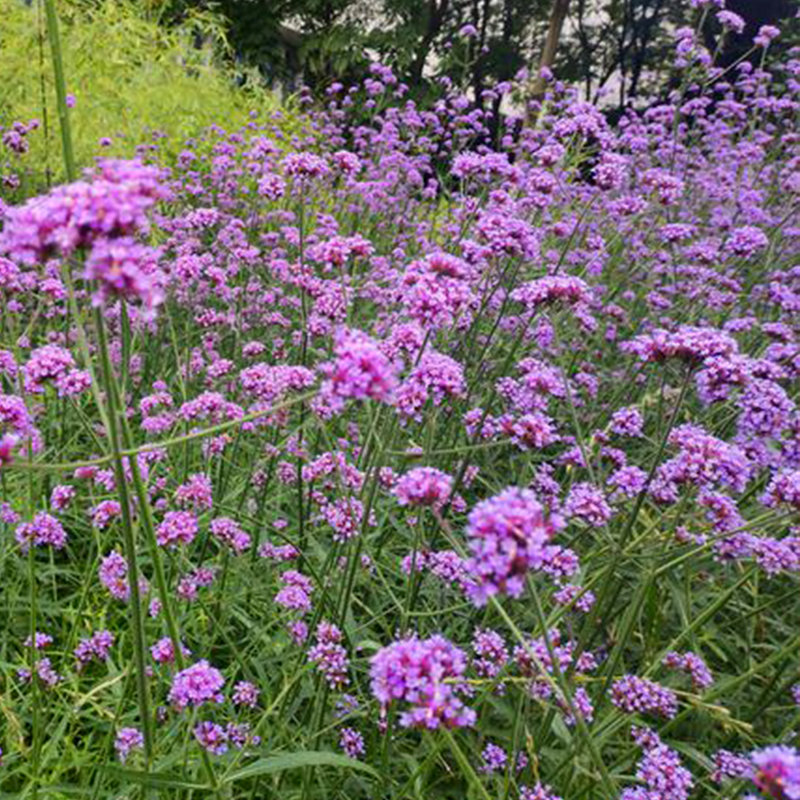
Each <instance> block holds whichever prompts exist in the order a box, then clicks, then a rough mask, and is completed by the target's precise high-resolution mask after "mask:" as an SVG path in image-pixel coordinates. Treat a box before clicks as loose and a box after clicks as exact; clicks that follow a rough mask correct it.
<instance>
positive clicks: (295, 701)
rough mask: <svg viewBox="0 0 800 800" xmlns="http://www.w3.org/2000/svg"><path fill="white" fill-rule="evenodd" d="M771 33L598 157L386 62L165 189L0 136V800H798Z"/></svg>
mask: <svg viewBox="0 0 800 800" xmlns="http://www.w3.org/2000/svg"><path fill="white" fill-rule="evenodd" d="M718 13H719V14H720V15H721V17H722V21H723V24H726V25H730V26H732V27H735V26H736V25H738V22H737V20H738V18H736V15H735V14H732V13H730V12H726V11H722V12H718ZM778 33H779V32H778V31H777V29H772V28H764V29H762V30H761V31H760V33H759V36H758V37H757V39H756V41H755V43H754V48H753V51H752V53H751V55H750V57H749V59H747V60H744V61H741V62H740V63H738V64H735V65H734V66H733V67H731V68H729V69H728V70H726V71H724V72H723V71H722V70H720V69H717V68H715V67H714V66H713V61H712V57H711V56H710V54H708V53H707V52H706V51H705V50H704V49H703V47H702V45H701V44H700V42H699V41H698V39H697V37H696V36H695V34H694V33H693V31H692V30H690V29H680V30H679V31H678V32H677V34H676V76H677V77H676V80H675V83H674V88H673V90H672V92H671V94H670V95H669V96H668V97H664V98H662V99H661V100H660V101H659V100H657V99H655V98H654V99H653V101H652V103H651V104H650V105H649V106H648V107H647V110H646V111H642V112H641V113H636V112H633V111H631V112H629V113H627V114H626V115H624V116H623V117H622V119H621V120H620V121H619V123H618V124H616V125H614V126H611V125H610V124H609V123H608V121H607V120H606V118H605V117H604V116H603V114H602V113H601V112H600V111H599V110H598V109H597V108H595V107H593V106H592V105H589V104H587V103H583V102H579V101H578V100H577V99H576V97H575V96H574V94H573V93H572V92H571V91H570V90H569V89H568V88H566V87H564V86H561V85H560V84H558V83H557V82H555V81H551V82H550V86H549V90H548V93H547V95H546V97H545V99H544V101H543V102H542V103H541V104H538V105H537V107H536V109H535V111H536V113H534V114H533V118H532V120H533V121H532V122H531V123H530V125H528V126H527V127H526V126H524V125H523V124H522V121H521V119H520V118H519V117H513V116H511V117H506V116H504V117H503V118H502V119H497V120H495V119H493V118H492V115H491V113H490V112H487V111H482V110H480V109H479V108H476V106H475V104H474V103H473V102H471V101H470V100H469V99H467V98H466V97H464V96H461V95H459V94H458V93H457V92H456V91H455V90H451V89H450V87H448V86H447V85H444V86H443V87H442V90H443V99H442V100H440V101H439V102H438V103H436V104H435V105H433V106H432V107H430V108H421V107H417V106H416V105H415V104H414V103H413V102H410V101H409V100H408V99H407V98H406V97H405V96H404V94H405V93H404V87H403V86H402V84H401V83H399V82H398V80H397V78H396V77H395V76H394V75H393V73H392V71H391V70H390V69H388V68H387V67H384V66H381V65H374V66H373V69H372V70H371V73H370V74H369V75H368V76H367V77H365V79H364V80H363V82H362V83H360V84H359V85H357V86H353V87H344V86H342V85H340V84H333V85H331V87H330V89H329V91H328V96H327V101H326V103H325V105H324V106H323V107H322V108H318V109H316V110H314V108H313V106H309V111H308V112H307V120H306V128H307V133H306V134H304V136H303V137H298V136H294V137H292V136H288V135H286V134H285V133H283V131H284V130H285V127H284V126H282V124H281V113H280V112H276V113H275V115H274V116H273V117H271V118H269V119H267V118H263V117H260V116H258V115H254V116H253V118H252V120H251V121H250V123H249V124H248V125H246V126H245V127H244V128H242V129H240V130H233V131H232V130H226V129H225V127H224V124H225V120H220V121H219V126H217V127H213V128H211V129H209V130H208V131H207V133H206V135H205V136H204V137H202V138H198V139H196V140H194V141H188V142H187V143H186V146H185V149H184V150H183V151H182V152H181V153H180V155H179V156H178V157H177V159H176V160H174V162H171V163H166V162H167V161H169V159H166V158H162V156H161V152H160V150H159V146H158V140H157V139H156V140H154V141H153V142H151V143H146V144H144V145H143V146H142V147H141V148H140V150H139V157H138V158H135V159H129V160H121V159H110V158H106V159H104V158H102V149H103V144H108V142H101V143H99V146H98V160H97V163H96V166H95V167H93V168H91V169H90V170H88V171H86V172H85V174H84V175H79V174H77V172H76V169H75V166H74V164H73V163H72V162H71V151H72V147H71V142H70V130H69V127H68V126H67V125H65V126H64V127H63V129H62V134H63V140H64V151H65V159H66V161H65V163H66V169H67V173H68V174H71V176H72V182H70V183H68V184H64V185H60V186H56V187H53V188H51V189H49V190H44V191H43V192H42V193H40V194H39V195H37V196H34V197H24V196H21V192H22V188H21V186H18V185H17V183H16V181H15V178H14V170H16V171H17V173H18V174H25V170H27V169H29V165H28V162H27V161H26V152H27V150H28V143H29V142H30V141H31V139H32V137H36V136H39V135H41V134H42V131H41V128H40V127H39V126H37V123H36V122H35V121H34V122H30V123H29V122H27V121H26V122H20V123H16V124H14V125H12V126H9V127H7V128H6V129H5V130H4V131H3V132H2V144H3V148H4V150H3V153H2V155H3V159H4V169H5V170H6V173H5V185H4V189H3V191H4V193H5V197H6V202H3V203H2V204H0V215H1V223H2V230H1V231H0V253H1V254H2V256H1V257H0V293H1V294H2V310H1V311H0V325H1V328H0V337H1V338H0V348H2V349H0V381H1V383H2V386H0V500H2V502H1V503H0V578H1V582H0V614H2V618H3V623H4V635H3V637H2V639H1V640H0V745H1V746H2V750H3V754H2V766H0V789H2V796H3V797H32V798H36V797H42V798H71V797H87V798H106V797H113V798H120V797H125V798H134V797H168V798H190V797H194V798H205V797H212V798H213V797H219V798H273V797H275V798H281V799H282V800H287V799H288V800H291V799H292V798H321V799H325V800H338V799H339V798H341V799H342V800H345V799H347V800H356V799H357V798H370V799H371V800H375V799H376V798H387V799H388V798H392V800H411V799H412V798H419V800H423V798H424V800H433V799H436V800H438V798H443V799H446V798H470V800H478V799H480V800H517V799H519V800H558V799H559V798H563V800H578V799H580V798H587V799H591V798H607V799H608V800H612V799H614V798H622V799H623V800H683V798H690V797H691V798H733V797H741V798H744V797H765V798H766V797H771V798H781V799H783V800H797V799H798V798H800V751H798V750H797V749H796V745H797V741H798V736H800V586H799V585H798V575H800V535H798V528H797V525H798V512H800V410H798V407H797V394H798V392H797V389H798V377H800V317H798V313H799V312H800V214H799V213H798V211H799V210H800V133H799V132H798V127H797V122H798V110H800V98H798V93H800V60H797V59H793V58H792V56H793V54H792V53H791V52H790V53H789V59H788V60H785V59H784V60H779V59H775V60H773V59H771V58H770V56H769V45H770V43H771V41H772V39H774V38H775V37H776V36H777V35H778ZM794 55H796V54H794ZM67 80H68V78H67ZM60 89H61V95H60V100H61V106H62V107H61V111H62V118H63V120H65V121H68V119H69V114H68V113H67V106H68V105H70V103H69V102H68V101H69V97H68V96H67V95H66V94H65V92H64V85H63V82H62V84H61V87H60ZM514 91H515V87H514V86H511V85H508V86H506V85H500V86H497V87H494V88H492V89H491V90H488V94H487V97H486V98H484V100H486V101H487V105H489V106H491V101H492V100H494V99H495V98H497V97H500V96H504V95H507V94H508V95H511V94H513V92H514ZM72 113H73V114H79V113H80V111H79V108H76V109H74V110H73V112H72ZM51 122H52V121H51ZM491 132H496V136H494V138H493V137H492V136H491V135H490V133H491ZM490 143H491V144H490ZM9 169H11V171H10V172H9V171H8V170H9Z"/></svg>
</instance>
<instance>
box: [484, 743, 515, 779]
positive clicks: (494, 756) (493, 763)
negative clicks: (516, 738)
mask: <svg viewBox="0 0 800 800" xmlns="http://www.w3.org/2000/svg"><path fill="white" fill-rule="evenodd" d="M481 758H482V759H483V764H482V766H481V767H480V771H481V772H486V773H491V772H500V771H501V770H504V769H505V767H506V763H507V762H508V754H507V753H506V751H505V750H503V748H502V747H500V746H499V745H496V744H494V742H489V743H488V744H487V745H486V747H484V748H483V751H482V752H481Z"/></svg>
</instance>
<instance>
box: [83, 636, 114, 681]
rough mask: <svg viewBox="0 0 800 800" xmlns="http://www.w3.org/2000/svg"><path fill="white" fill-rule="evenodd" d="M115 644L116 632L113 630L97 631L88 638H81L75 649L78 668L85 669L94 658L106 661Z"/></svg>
mask: <svg viewBox="0 0 800 800" xmlns="http://www.w3.org/2000/svg"><path fill="white" fill-rule="evenodd" d="M113 645H114V634H113V633H111V631H97V632H96V633H93V634H92V635H91V636H90V637H89V638H88V639H81V640H80V642H79V644H78V646H77V647H76V648H75V651H74V652H75V658H76V659H77V660H78V666H77V668H78V670H79V671H80V670H81V669H83V667H84V666H86V664H88V663H89V662H90V661H92V660H94V659H97V660H98V661H105V660H106V659H107V658H108V656H109V654H110V652H111V648H112V646H113Z"/></svg>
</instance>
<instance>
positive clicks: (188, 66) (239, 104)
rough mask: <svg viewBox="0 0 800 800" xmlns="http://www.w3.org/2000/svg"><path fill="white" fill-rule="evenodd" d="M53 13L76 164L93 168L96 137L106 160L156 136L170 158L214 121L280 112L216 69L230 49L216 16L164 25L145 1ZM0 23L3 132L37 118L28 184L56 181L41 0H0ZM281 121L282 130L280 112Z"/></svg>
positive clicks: (114, 0) (257, 91)
mask: <svg viewBox="0 0 800 800" xmlns="http://www.w3.org/2000/svg"><path fill="white" fill-rule="evenodd" d="M58 10H59V14H60V17H61V20H60V22H61V40H62V47H63V48H64V54H63V56H64V65H65V71H66V76H67V88H68V91H69V92H70V94H72V95H74V97H75V106H74V107H73V108H72V109H71V111H70V121H71V125H72V130H73V138H74V142H75V149H76V158H77V161H78V164H79V165H80V166H85V165H87V164H90V163H91V161H92V159H93V157H94V156H95V155H96V154H97V152H98V150H99V149H100V148H99V146H98V142H99V140H100V139H101V138H102V137H110V138H111V139H112V142H113V143H112V145H111V146H110V147H108V148H105V151H106V152H107V153H108V154H111V155H131V154H132V153H133V152H134V150H135V147H136V146H137V145H139V144H141V143H142V142H146V141H148V139H150V138H152V137H153V134H154V133H155V132H158V135H157V138H158V139H159V144H160V147H161V150H162V152H166V155H167V157H169V155H170V154H171V153H174V152H176V151H177V150H178V149H180V146H181V143H182V142H183V141H184V140H185V139H186V138H187V137H192V136H196V135H198V134H200V133H201V132H202V131H203V129H204V128H206V127H207V126H208V125H210V124H212V123H215V124H217V125H221V126H224V127H225V128H226V129H228V130H232V129H235V128H237V127H239V126H241V125H242V124H243V123H244V122H245V121H246V120H247V118H248V114H249V112H250V111H257V112H259V116H260V117H262V118H263V116H264V115H265V114H267V113H269V112H270V111H274V110H275V109H277V107H278V101H277V99H276V98H275V97H274V96H273V95H272V94H271V93H270V92H268V91H267V90H265V89H264V88H262V87H260V86H258V84H257V83H256V82H255V81H253V80H248V79H247V77H246V76H242V75H234V74H233V73H232V71H231V70H230V69H228V68H226V67H225V66H224V65H223V64H222V63H221V60H220V58H219V57H218V56H219V54H220V53H221V52H222V51H223V50H224V48H225V47H226V42H225V38H224V34H223V32H222V28H221V27H220V25H219V24H218V20H217V18H216V17H215V16H214V15H213V14H207V13H203V14H197V15H195V16H193V17H190V18H189V19H188V20H187V21H186V22H184V24H183V25H181V26H179V27H170V28H167V27H166V26H163V25H161V24H159V22H158V20H157V18H156V16H155V14H152V13H149V12H148V10H147V6H146V5H145V4H141V3H138V4H137V3H134V2H125V1H124V0H123V1H122V2H120V1H119V0H109V2H102V3H95V4H91V5H87V4H81V5H79V4H77V3H76V2H74V1H73V2H63V1H62V2H60V3H59V4H58ZM0 19H2V20H3V24H2V26H0V53H2V58H0V125H3V126H7V125H8V124H10V123H11V122H13V121H14V120H22V121H27V120H29V119H32V118H37V119H39V120H41V121H42V123H43V125H42V127H41V128H40V130H39V131H37V132H36V134H34V135H31V136H30V137H29V139H30V147H31V149H30V153H29V154H28V156H27V157H26V158H25V163H26V170H25V171H26V173H27V175H26V178H27V180H30V179H31V178H33V179H34V180H37V181H38V180H41V179H42V178H44V176H46V175H47V174H48V169H49V171H50V176H51V179H52V180H54V181H58V180H59V179H61V177H62V160H61V152H60V140H59V133H58V117H57V114H56V104H55V93H54V89H53V75H52V68H51V60H50V51H49V46H48V41H47V34H46V28H45V19H44V9H43V8H42V7H41V0H34V2H33V3H32V4H31V5H27V4H25V3H24V2H22V0H0ZM281 117H282V119H283V121H284V123H285V122H286V117H285V114H282V115H281ZM160 134H163V136H162V135H160ZM2 170H3V167H2V165H0V171H2Z"/></svg>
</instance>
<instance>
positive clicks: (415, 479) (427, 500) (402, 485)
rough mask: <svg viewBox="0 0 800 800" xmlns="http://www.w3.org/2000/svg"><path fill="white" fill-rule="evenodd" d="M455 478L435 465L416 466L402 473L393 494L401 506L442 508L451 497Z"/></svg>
mask: <svg viewBox="0 0 800 800" xmlns="http://www.w3.org/2000/svg"><path fill="white" fill-rule="evenodd" d="M452 485H453V479H452V478H451V477H450V476H449V475H448V474H447V473H446V472H442V471H441V470H438V469H435V468H434V467H416V468H415V469H412V470H409V471H408V472H406V473H405V475H401V476H400V478H399V479H398V480H397V483H396V484H395V485H394V488H393V489H392V494H393V495H394V496H395V497H396V498H397V502H398V503H399V504H400V505H401V506H409V505H410V506H433V507H434V508H439V509H441V508H442V506H444V504H445V503H446V502H447V501H448V500H449V499H450V491H451V488H452Z"/></svg>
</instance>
